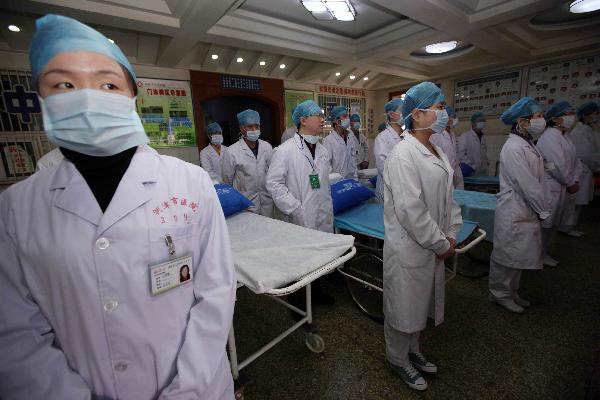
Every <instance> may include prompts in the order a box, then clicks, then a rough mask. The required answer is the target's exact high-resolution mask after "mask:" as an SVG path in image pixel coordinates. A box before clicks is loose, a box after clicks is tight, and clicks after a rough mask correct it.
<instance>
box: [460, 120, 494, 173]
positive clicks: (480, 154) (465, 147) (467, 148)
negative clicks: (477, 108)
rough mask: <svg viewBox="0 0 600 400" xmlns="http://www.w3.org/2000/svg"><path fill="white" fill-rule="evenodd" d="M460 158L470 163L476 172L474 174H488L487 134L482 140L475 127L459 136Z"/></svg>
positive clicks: (461, 160) (482, 136)
mask: <svg viewBox="0 0 600 400" xmlns="http://www.w3.org/2000/svg"><path fill="white" fill-rule="evenodd" d="M458 160H459V162H462V163H465V164H468V165H469V166H470V167H471V168H473V170H474V171H475V172H473V175H487V174H488V164H489V163H488V156H487V143H486V140H485V135H481V140H480V139H479V136H477V133H476V132H475V131H474V130H473V129H469V130H468V131H466V132H465V133H463V134H462V135H460V136H459V138H458Z"/></svg>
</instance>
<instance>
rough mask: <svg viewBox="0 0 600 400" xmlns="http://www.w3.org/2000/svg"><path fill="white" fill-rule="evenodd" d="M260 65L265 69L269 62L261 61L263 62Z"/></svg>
mask: <svg viewBox="0 0 600 400" xmlns="http://www.w3.org/2000/svg"><path fill="white" fill-rule="evenodd" d="M259 64H260V66H261V67H264V66H265V65H267V62H266V61H261V62H259Z"/></svg>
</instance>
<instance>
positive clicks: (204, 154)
mask: <svg viewBox="0 0 600 400" xmlns="http://www.w3.org/2000/svg"><path fill="white" fill-rule="evenodd" d="M226 152H227V146H223V145H221V154H219V153H217V150H215V148H214V147H213V146H212V145H211V144H209V145H208V146H206V147H205V148H203V149H202V151H200V166H201V167H202V168H204V170H205V171H206V172H208V175H209V176H210V179H212V180H213V182H214V181H217V182H223V176H222V174H221V164H222V162H223V156H224V155H225V153H226Z"/></svg>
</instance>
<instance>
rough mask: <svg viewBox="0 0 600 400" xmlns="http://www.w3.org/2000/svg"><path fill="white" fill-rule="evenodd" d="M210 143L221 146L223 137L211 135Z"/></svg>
mask: <svg viewBox="0 0 600 400" xmlns="http://www.w3.org/2000/svg"><path fill="white" fill-rule="evenodd" d="M210 142H211V143H212V144H221V143H223V135H212V136H211V137H210Z"/></svg>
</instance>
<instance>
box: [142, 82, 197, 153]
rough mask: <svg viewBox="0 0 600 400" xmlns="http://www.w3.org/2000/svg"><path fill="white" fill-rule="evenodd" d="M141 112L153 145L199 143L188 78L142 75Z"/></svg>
mask: <svg viewBox="0 0 600 400" xmlns="http://www.w3.org/2000/svg"><path fill="white" fill-rule="evenodd" d="M137 85H138V96H137V111H138V114H139V115H140V118H141V119H142V124H143V125H144V129H145V130H146V134H147V135H148V138H149V139H150V145H151V146H152V147H190V146H196V129H195V127H194V109H193V106H192V93H191V90H190V83H189V82H188V81H175V80H164V79H149V78H138V82H137Z"/></svg>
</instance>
